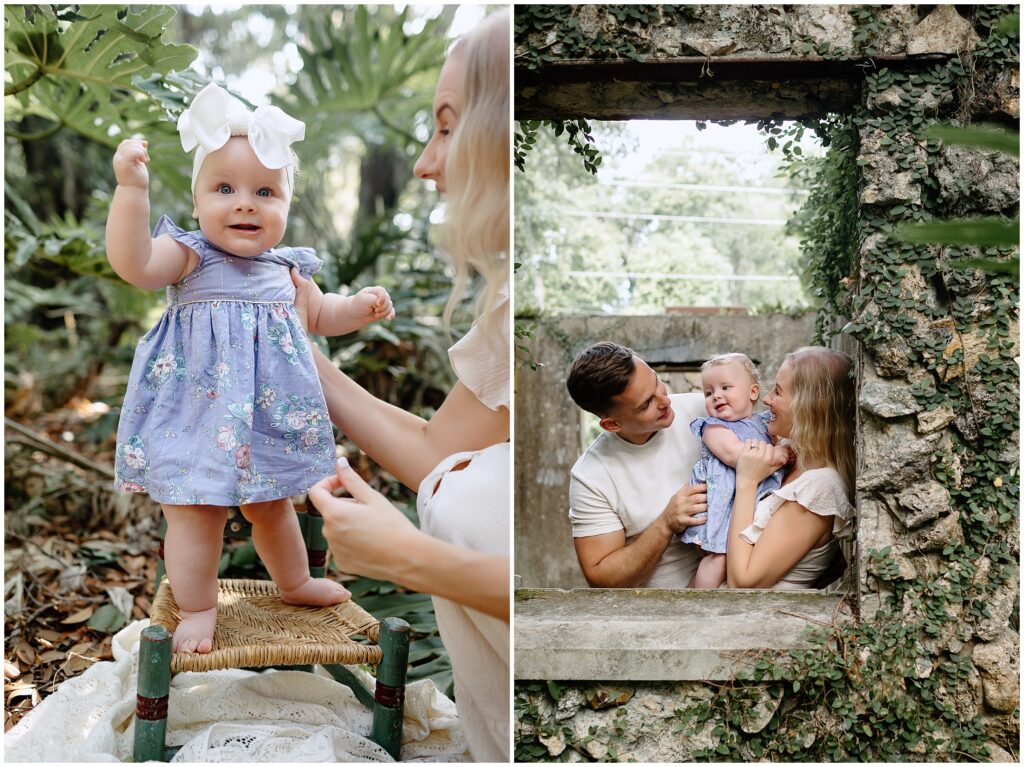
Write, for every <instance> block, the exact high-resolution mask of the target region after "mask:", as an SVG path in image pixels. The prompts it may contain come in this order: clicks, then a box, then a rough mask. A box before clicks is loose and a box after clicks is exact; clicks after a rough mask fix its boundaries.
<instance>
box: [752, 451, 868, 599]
mask: <svg viewBox="0 0 1024 767" xmlns="http://www.w3.org/2000/svg"><path fill="white" fill-rule="evenodd" d="M786 501H796V502H797V503H799V504H800V505H801V506H803V507H804V508H805V509H807V510H808V511H810V512H813V513H814V514H818V515H820V516H822V517H833V523H832V538H830V539H829V540H828V542H827V543H824V544H822V545H821V546H818V547H816V548H813V549H811V550H810V551H808V552H807V554H805V555H804V557H803V559H801V560H800V561H799V562H797V563H796V564H795V565H793V567H792V569H791V570H790V571H789V572H788V573H786V574H785V575H784V576H782V578H781V579H779V582H778V583H776V584H775V585H774V586H772V588H773V589H775V590H777V591H795V590H798V589H809V588H811V587H812V584H813V583H814V582H815V581H816V580H817V579H818V576H819V575H821V574H822V573H823V572H825V570H827V569H828V566H829V563H831V561H832V557H833V555H834V554H835V550H836V547H837V546H838V545H839V540H838V539H839V538H845V537H846V536H848V535H851V534H852V533H853V516H854V509H853V506H851V505H850V501H849V500H848V498H847V494H846V483H845V482H843V478H842V477H841V476H839V472H837V471H836V470H835V469H833V468H832V467H831V466H826V467H824V468H821V469H811V470H810V471H805V472H804V473H803V474H801V475H800V476H799V477H797V478H796V479H794V480H793V481H792V482H790V483H789V484H787V485H783V486H782V487H780V488H778V489H777V490H773V491H771V493H769V494H767V495H765V496H763V497H762V498H761V500H760V501H758V504H757V506H756V507H755V509H754V520H753V522H752V523H751V524H750V526H749V527H747V528H746V529H745V530H742V531H741V532H740V537H741V538H742V539H743V540H745V541H746V542H747V543H750V544H755V543H757V539H758V538H760V537H761V533H762V532H764V529H765V527H767V526H768V523H769V522H770V521H771V518H772V515H774V514H775V512H776V511H778V510H779V508H780V507H781V506H782V504H784V503H786Z"/></svg>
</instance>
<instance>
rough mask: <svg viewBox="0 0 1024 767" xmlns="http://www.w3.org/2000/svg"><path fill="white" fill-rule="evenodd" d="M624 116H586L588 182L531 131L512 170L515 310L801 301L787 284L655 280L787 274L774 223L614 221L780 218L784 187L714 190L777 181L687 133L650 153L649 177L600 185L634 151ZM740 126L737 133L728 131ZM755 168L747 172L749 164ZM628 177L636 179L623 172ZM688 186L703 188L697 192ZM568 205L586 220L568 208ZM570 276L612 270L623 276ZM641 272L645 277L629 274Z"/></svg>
mask: <svg viewBox="0 0 1024 767" xmlns="http://www.w3.org/2000/svg"><path fill="white" fill-rule="evenodd" d="M624 126H625V124H624V123H596V124H594V126H593V129H594V133H595V136H596V138H597V140H598V142H599V143H600V145H601V147H602V157H603V162H602V164H601V165H600V167H599V168H598V169H597V172H596V177H595V175H593V174H591V173H590V172H589V171H588V169H586V168H584V167H583V166H582V165H581V163H580V161H579V157H578V156H577V155H575V154H574V153H573V152H572V150H571V149H570V148H569V146H568V145H566V144H565V142H564V141H562V140H561V139H559V138H557V137H555V136H554V135H553V133H552V131H549V130H538V131H535V132H534V133H531V134H530V137H529V140H530V142H531V143H530V144H529V154H528V157H529V159H528V164H527V165H526V171H525V172H517V173H516V174H515V184H516V254H517V261H519V262H520V263H521V264H522V266H521V268H520V271H519V273H518V274H517V280H516V283H517V284H516V301H517V307H518V309H517V311H522V310H524V309H525V310H526V311H527V313H529V311H531V310H535V309H542V310H543V311H544V312H547V313H556V314H565V313H570V314H571V313H581V314H586V313H621V314H637V313H661V312H663V311H664V309H665V307H666V306H678V305H704V306H707V305H747V306H755V307H756V306H761V305H766V304H770V305H773V306H784V307H797V306H803V305H806V304H807V298H806V296H805V294H804V293H803V290H802V289H801V287H800V286H799V285H798V284H797V283H796V282H795V281H794V282H746V281H737V280H711V279H708V280H700V279H697V280H684V279H674V278H664V277H660V276H658V275H662V274H671V275H683V274H708V275H746V274H755V275H756V274H773V275H780V274H781V275H783V276H793V277H796V276H797V274H798V262H799V248H798V244H797V241H796V239H795V238H794V237H792V236H790V235H788V234H787V233H786V232H785V230H784V227H783V225H782V224H779V225H778V226H777V227H774V228H773V227H765V226H758V225H750V224H744V223H739V222H737V223H735V224H729V223H701V222H686V221H672V220H654V221H651V220H647V219H643V218H626V217H620V216H619V214H621V213H627V212H632V213H639V214H652V215H654V216H666V217H674V216H681V217H702V218H720V219H723V221H728V220H735V219H777V220H779V221H784V220H786V219H787V218H788V217H789V215H791V214H792V212H793V210H794V208H795V200H796V199H798V198H796V197H794V196H793V195H790V194H764V193H760V192H758V191H756V190H750V191H739V192H737V191H734V190H723V189H720V187H723V186H733V187H740V188H744V187H747V188H749V187H761V186H764V187H769V186H770V187H777V188H779V190H780V191H784V190H785V187H784V184H785V183H788V181H783V182H782V183H780V182H779V181H778V180H776V178H775V175H774V174H775V173H776V172H777V171H778V170H779V164H778V163H772V162H767V163H765V162H763V161H761V160H763V158H761V157H756V158H755V157H752V156H751V157H747V156H736V155H735V154H726V153H724V152H721V151H717V150H714V149H711V148H710V147H708V146H706V145H702V143H701V142H700V140H699V139H695V138H689V139H687V140H686V141H683V142H681V143H680V145H679V147H678V148H675V149H671V150H666V151H665V152H663V153H661V154H660V155H659V156H657V157H655V158H654V159H653V160H652V161H651V162H650V164H649V166H648V168H647V169H646V170H645V171H644V172H643V173H642V174H641V176H642V179H641V180H647V181H649V180H656V182H655V183H654V184H651V185H645V184H643V183H641V184H631V183H629V181H631V180H630V179H627V180H626V183H623V184H621V185H607V184H602V183H599V182H601V181H604V180H606V179H608V178H614V177H615V176H616V174H617V172H616V170H615V166H616V164H617V162H616V160H617V157H618V156H621V155H622V154H624V153H627V152H629V151H632V150H633V149H635V147H630V146H628V143H629V141H631V139H626V138H625V137H626V136H627V135H629V134H628V133H626V132H624ZM735 130H741V129H735ZM755 166H756V167H758V168H761V171H760V175H757V176H752V175H751V172H752V168H754V167H755ZM633 180H635V179H633ZM691 185H697V186H704V187H707V188H705V189H699V190H695V189H692V188H690V187H691ZM573 211H586V212H591V213H593V214H595V215H593V216H581V215H573V214H572V212H573ZM570 272H619V273H630V276H617V277H612V276H603V275H588V276H584V275H580V274H571V273H570ZM639 273H650V274H651V275H652V276H650V277H644V276H637V275H638V274H639Z"/></svg>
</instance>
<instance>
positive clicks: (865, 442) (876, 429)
mask: <svg viewBox="0 0 1024 767" xmlns="http://www.w3.org/2000/svg"><path fill="white" fill-rule="evenodd" d="M868 418H873V417H872V416H871V415H869V414H865V415H864V428H863V439H862V443H861V447H860V450H859V453H860V456H861V461H862V465H861V467H860V471H859V472H858V475H857V489H858V490H862V491H867V490H876V489H880V488H891V487H907V486H909V485H911V484H912V483H914V482H917V481H918V480H920V479H923V478H924V477H926V476H928V473H929V469H930V467H931V459H932V456H934V455H935V454H936V453H941V452H946V447H947V443H948V441H949V435H948V434H947V433H946V432H937V433H935V434H925V435H923V436H922V435H920V434H918V433H917V429H916V428H915V425H914V424H913V423H907V422H905V421H902V420H901V421H882V420H880V419H877V418H876V419H874V421H873V423H870V424H869V423H868V422H867V419H868Z"/></svg>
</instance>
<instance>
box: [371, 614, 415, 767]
mask: <svg viewBox="0 0 1024 767" xmlns="http://www.w3.org/2000/svg"><path fill="white" fill-rule="evenodd" d="M411 631H412V629H410V628H409V624H408V623H406V622H405V621H403V620H401V619H399V618H385V619H384V620H383V621H381V624H380V649H381V651H382V652H383V654H384V657H383V659H382V660H381V662H380V665H379V666H377V690H376V692H375V693H374V706H373V731H372V733H371V735H370V739H371V740H372V741H373V742H374V743H376V744H377V745H379V746H382V747H383V748H384V750H385V751H387V752H388V753H389V754H391V756H392V757H394V758H395V760H396V761H397V760H398V752H399V750H400V749H401V748H402V716H403V712H404V711H405V672H406V669H407V667H408V665H409V635H410V633H411Z"/></svg>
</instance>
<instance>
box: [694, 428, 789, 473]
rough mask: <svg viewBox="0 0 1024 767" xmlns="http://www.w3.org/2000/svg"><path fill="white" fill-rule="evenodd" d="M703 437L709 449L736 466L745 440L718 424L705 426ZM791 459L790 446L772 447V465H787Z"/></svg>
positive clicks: (720, 458) (728, 464)
mask: <svg viewBox="0 0 1024 767" xmlns="http://www.w3.org/2000/svg"><path fill="white" fill-rule="evenodd" d="M702 439H703V440H704V444H705V445H707V446H708V450H710V451H711V452H712V453H714V454H715V458H717V459H718V460H719V461H721V462H722V463H724V464H726V465H727V466H732V467H733V468H734V469H735V468H736V462H737V461H739V459H740V453H741V452H743V440H741V439H740V438H739V437H737V436H736V435H735V434H734V433H733V432H731V431H729V429H727V428H726V427H724V426H719V425H717V424H708V425H707V426H705V427H704V433H703V436H702ZM791 460H793V453H792V451H791V450H790V449H789V448H788V447H785V446H781V445H775V446H773V447H772V466H774V467H776V468H778V467H780V466H785V465H786V464H787V463H789V462H790V461H791Z"/></svg>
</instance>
